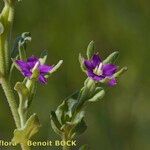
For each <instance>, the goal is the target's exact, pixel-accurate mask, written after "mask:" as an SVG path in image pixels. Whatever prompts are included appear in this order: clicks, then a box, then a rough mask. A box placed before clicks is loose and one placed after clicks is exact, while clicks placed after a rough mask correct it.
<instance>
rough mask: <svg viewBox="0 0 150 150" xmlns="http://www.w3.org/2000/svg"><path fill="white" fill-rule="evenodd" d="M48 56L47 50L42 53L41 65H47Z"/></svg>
mask: <svg viewBox="0 0 150 150" xmlns="http://www.w3.org/2000/svg"><path fill="white" fill-rule="evenodd" d="M47 56H48V51H47V50H44V51H42V53H41V55H40V63H41V64H45V62H46V59H47Z"/></svg>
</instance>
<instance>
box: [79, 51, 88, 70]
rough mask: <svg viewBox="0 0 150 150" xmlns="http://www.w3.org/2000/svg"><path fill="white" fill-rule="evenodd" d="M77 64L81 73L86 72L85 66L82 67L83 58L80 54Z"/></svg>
mask: <svg viewBox="0 0 150 150" xmlns="http://www.w3.org/2000/svg"><path fill="white" fill-rule="evenodd" d="M79 63H80V67H81V70H82V71H83V72H86V68H85V65H84V58H83V57H82V55H81V54H79Z"/></svg>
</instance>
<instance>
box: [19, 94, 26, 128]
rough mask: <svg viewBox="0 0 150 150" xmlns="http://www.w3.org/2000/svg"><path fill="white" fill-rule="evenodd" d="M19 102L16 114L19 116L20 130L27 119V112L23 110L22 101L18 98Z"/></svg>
mask: <svg viewBox="0 0 150 150" xmlns="http://www.w3.org/2000/svg"><path fill="white" fill-rule="evenodd" d="M19 100H20V102H19V108H18V113H19V116H20V124H21V128H22V127H24V125H25V123H26V117H27V112H26V110H25V109H24V101H25V100H24V99H23V98H22V97H21V96H20V98H19Z"/></svg>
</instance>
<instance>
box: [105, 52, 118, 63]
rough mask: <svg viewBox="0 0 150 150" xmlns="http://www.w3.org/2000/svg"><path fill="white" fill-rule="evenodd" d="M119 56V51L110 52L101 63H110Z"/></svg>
mask: <svg viewBox="0 0 150 150" xmlns="http://www.w3.org/2000/svg"><path fill="white" fill-rule="evenodd" d="M118 56H119V52H118V51H116V52H113V53H112V54H110V55H109V56H108V57H107V58H106V59H105V60H104V61H103V63H104V64H111V63H114V62H115V61H116V60H117V58H118Z"/></svg>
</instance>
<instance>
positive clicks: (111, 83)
mask: <svg viewBox="0 0 150 150" xmlns="http://www.w3.org/2000/svg"><path fill="white" fill-rule="evenodd" d="M116 84H117V80H116V79H115V78H112V79H111V80H110V81H109V82H108V85H109V86H115V85H116Z"/></svg>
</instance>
